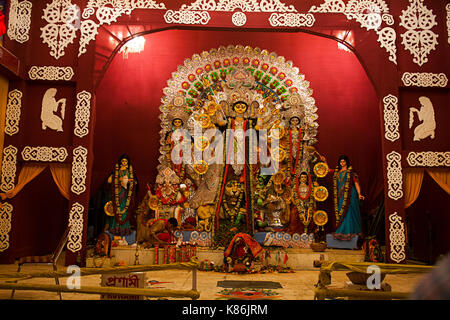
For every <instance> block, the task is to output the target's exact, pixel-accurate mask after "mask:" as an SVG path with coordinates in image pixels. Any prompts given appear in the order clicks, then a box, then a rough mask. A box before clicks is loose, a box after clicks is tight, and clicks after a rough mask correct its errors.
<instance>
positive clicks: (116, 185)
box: [113, 164, 134, 225]
mask: <svg viewBox="0 0 450 320" xmlns="http://www.w3.org/2000/svg"><path fill="white" fill-rule="evenodd" d="M128 168H129V170H128V171H129V173H130V180H131V182H130V186H129V187H128V193H127V201H126V203H125V207H124V208H123V209H122V210H120V201H119V193H120V183H119V172H120V169H119V165H118V164H116V168H115V170H114V202H113V203H114V205H113V208H114V217H115V218H116V221H117V223H118V224H119V225H123V224H125V223H126V222H127V221H128V220H129V219H130V215H128V214H127V216H126V217H125V219H124V220H123V221H122V218H121V215H122V214H124V213H125V212H127V211H128V207H129V206H130V202H131V198H132V196H133V190H134V174H133V167H132V166H131V165H129V166H128ZM125 171H126V170H125ZM125 174H127V173H125Z"/></svg>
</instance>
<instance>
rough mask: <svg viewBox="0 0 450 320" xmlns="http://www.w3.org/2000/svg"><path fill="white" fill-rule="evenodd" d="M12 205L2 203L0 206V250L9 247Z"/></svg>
mask: <svg viewBox="0 0 450 320" xmlns="http://www.w3.org/2000/svg"><path fill="white" fill-rule="evenodd" d="M12 212H13V206H12V205H11V204H10V203H8V202H4V203H2V206H1V207H0V252H3V251H5V250H7V249H8V248H9V232H10V231H11V221H12Z"/></svg>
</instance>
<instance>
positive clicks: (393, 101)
mask: <svg viewBox="0 0 450 320" xmlns="http://www.w3.org/2000/svg"><path fill="white" fill-rule="evenodd" d="M383 105H384V108H383V118H384V137H385V138H386V139H387V140H389V141H391V142H394V141H395V140H397V139H399V138H400V131H399V126H400V124H399V119H400V118H399V115H398V98H397V97H396V96H393V95H392V94H389V95H387V96H386V97H384V98H383Z"/></svg>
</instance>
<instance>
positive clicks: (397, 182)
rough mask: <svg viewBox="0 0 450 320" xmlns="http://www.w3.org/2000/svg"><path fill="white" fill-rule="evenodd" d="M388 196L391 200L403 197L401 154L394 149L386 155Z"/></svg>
mask: <svg viewBox="0 0 450 320" xmlns="http://www.w3.org/2000/svg"><path fill="white" fill-rule="evenodd" d="M386 159H387V184H388V196H389V198H391V199H392V200H398V199H400V198H402V197H403V173H402V156H401V155H400V154H399V153H398V152H395V151H392V152H390V153H389V154H387V155H386Z"/></svg>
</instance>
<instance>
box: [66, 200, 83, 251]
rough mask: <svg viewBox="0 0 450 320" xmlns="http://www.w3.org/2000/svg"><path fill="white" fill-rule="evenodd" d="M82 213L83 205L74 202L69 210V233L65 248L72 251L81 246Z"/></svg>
mask: <svg viewBox="0 0 450 320" xmlns="http://www.w3.org/2000/svg"><path fill="white" fill-rule="evenodd" d="M83 213H84V207H83V206H82V205H81V204H79V203H78V202H75V203H74V204H73V205H72V208H71V209H70V212H69V235H68V238H67V249H69V250H70V251H72V252H77V251H80V250H81V249H82V248H83V243H82V239H83V221H84V219H83Z"/></svg>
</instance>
